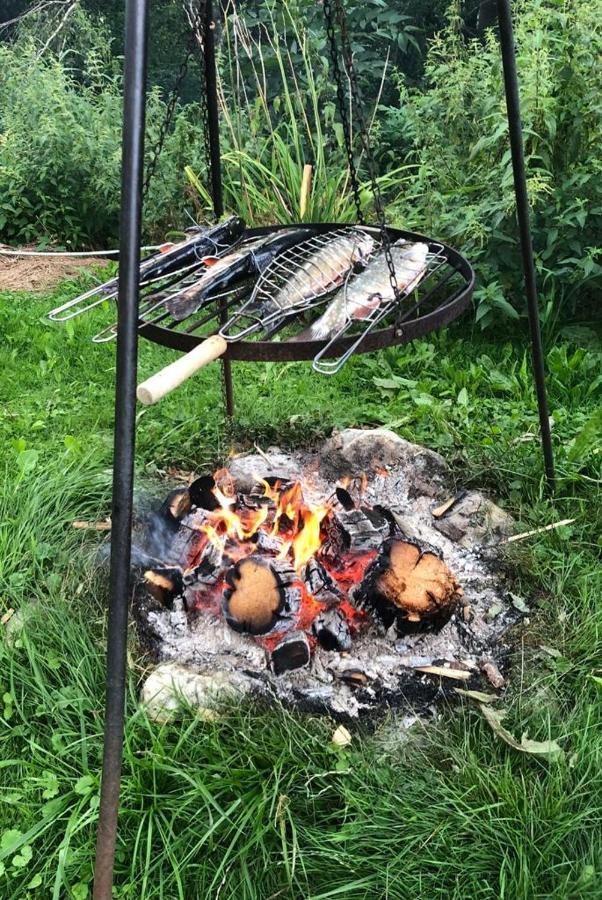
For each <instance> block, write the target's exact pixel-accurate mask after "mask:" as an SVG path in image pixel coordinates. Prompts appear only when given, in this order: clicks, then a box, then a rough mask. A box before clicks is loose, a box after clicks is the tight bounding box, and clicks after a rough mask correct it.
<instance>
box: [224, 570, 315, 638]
mask: <svg viewBox="0 0 602 900" xmlns="http://www.w3.org/2000/svg"><path fill="white" fill-rule="evenodd" d="M226 583H227V584H228V587H227V589H226V590H225V591H224V601H223V611H224V616H225V618H226V621H227V622H228V624H229V625H230V627H231V628H233V629H234V630H235V631H241V632H243V633H246V634H267V632H269V631H272V630H273V629H274V628H275V627H276V626H277V625H278V624H279V622H280V620H281V619H291V618H292V617H293V615H294V613H296V612H297V610H298V609H299V606H300V603H301V591H300V587H299V585H298V582H297V577H296V574H295V571H294V570H293V569H292V568H291V567H290V566H289V565H288V564H286V563H281V562H280V561H276V560H266V559H263V558H262V557H260V556H247V557H245V559H241V560H239V562H237V563H236V565H234V566H232V567H231V568H230V569H229V570H228V574H227V576H226Z"/></svg>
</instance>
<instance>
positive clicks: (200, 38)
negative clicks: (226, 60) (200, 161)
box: [192, 0, 214, 172]
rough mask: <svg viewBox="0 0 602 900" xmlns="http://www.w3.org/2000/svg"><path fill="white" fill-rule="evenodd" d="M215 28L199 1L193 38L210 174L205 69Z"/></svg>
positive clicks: (207, 169) (206, 165) (202, 2)
mask: <svg viewBox="0 0 602 900" xmlns="http://www.w3.org/2000/svg"><path fill="white" fill-rule="evenodd" d="M212 27H214V23H213V22H210V21H209V18H208V15H207V3H206V0H199V8H198V10H197V14H196V17H195V20H194V22H193V24H192V36H193V39H194V41H195V44H196V52H197V53H198V58H199V67H200V70H201V78H202V80H203V90H202V92H201V96H200V99H199V107H200V111H201V125H202V129H201V130H202V134H203V151H204V155H205V168H206V171H207V172H209V171H210V169H211V149H210V145H209V107H208V105H207V79H206V69H205V44H206V40H207V37H206V32H207V28H212Z"/></svg>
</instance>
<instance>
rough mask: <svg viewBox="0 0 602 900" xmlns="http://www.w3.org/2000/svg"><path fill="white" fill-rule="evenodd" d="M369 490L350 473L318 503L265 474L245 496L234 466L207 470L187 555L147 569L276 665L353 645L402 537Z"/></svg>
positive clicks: (194, 502)
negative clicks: (378, 568) (388, 547)
mask: <svg viewBox="0 0 602 900" xmlns="http://www.w3.org/2000/svg"><path fill="white" fill-rule="evenodd" d="M195 485H196V488H195ZM347 488H350V489H351V490H347ZM365 489H366V479H365V478H364V477H361V478H356V479H353V480H352V479H345V478H344V479H341V480H340V481H339V483H338V485H337V487H336V488H335V490H334V492H333V494H332V496H331V499H330V500H329V501H327V502H323V503H320V504H318V505H312V504H310V503H308V502H306V500H305V498H304V495H303V489H302V486H301V483H300V482H298V481H295V482H290V481H280V480H278V479H275V478H271V479H270V480H269V481H268V480H267V479H264V478H261V477H257V478H256V482H255V484H254V486H253V487H252V488H251V489H250V490H249V491H248V492H247V493H244V492H243V493H240V492H237V490H236V485H235V484H234V482H233V480H232V478H231V476H230V473H229V472H228V471H227V470H225V469H222V470H220V471H219V472H216V474H215V476H213V477H212V476H202V477H201V478H200V479H198V480H197V482H195V483H194V484H193V485H191V488H190V497H189V500H190V503H188V504H186V503H183V504H182V505H181V506H182V511H183V512H182V515H181V516H180V517H179V520H178V521H179V522H180V527H179V531H178V535H179V537H178V538H177V539H176V544H177V546H179V547H181V548H182V551H183V552H182V553H181V555H180V556H179V557H178V551H177V550H174V554H175V556H176V559H175V560H174V562H173V563H172V564H171V569H169V571H168V569H166V570H165V572H152V571H151V572H149V573H147V576H146V581H147V584H148V585H149V590H150V589H152V591H153V592H154V596H156V597H161V596H164V598H165V602H166V603H170V602H173V598H174V596H176V595H177V594H178V591H179V592H180V595H181V596H183V597H184V598H185V604H186V608H187V609H188V610H193V609H196V610H203V611H205V612H208V613H211V614H213V615H219V616H221V617H223V618H225V620H226V621H227V622H228V624H229V625H230V626H231V627H232V628H233V629H234V630H236V631H239V632H241V633H243V634H247V635H252V636H253V639H254V640H255V641H257V642H258V643H260V644H261V646H263V647H264V648H265V649H266V651H268V653H269V654H272V660H273V664H274V671H276V669H278V670H282V671H284V670H286V669H288V668H294V667H295V666H294V665H293V662H295V664H296V665H301V663H299V660H301V659H305V658H306V657H307V654H308V653H311V652H312V651H313V650H314V648H315V647H316V645H317V643H318V642H319V643H320V645H321V646H322V647H323V648H325V649H327V650H335V649H338V650H340V651H342V650H345V649H348V648H349V647H350V646H351V640H352V638H353V636H354V635H355V634H357V632H358V630H359V629H360V628H361V627H362V625H363V624H364V623H365V622H366V620H367V615H366V613H365V612H364V611H362V610H360V609H358V608H357V607H356V605H355V601H354V595H355V594H357V596H359V595H360V593H361V590H360V586H361V585H363V584H364V582H365V579H366V578H367V576H368V574H369V572H371V571H372V570H373V569H374V566H375V565H376V564H377V563H379V560H380V555H379V554H380V553H381V548H382V547H383V546H384V544H385V542H386V541H387V540H388V539H390V538H391V537H392V535H393V534H394V533H395V534H398V532H395V528H396V526H395V520H394V518H393V516H387V515H386V514H383V507H378V508H372V507H370V506H367V505H365V502H364V500H363V499H362V496H363V494H364V493H365ZM354 497H355V499H354ZM185 499H186V498H185ZM178 509H179V507H178ZM384 512H385V513H386V510H385V511H384ZM171 515H172V516H173V517H175V518H178V516H177V513H175V512H174V511H173V510H172V511H171ZM178 540H179V541H180V543H178ZM400 540H401V539H400ZM400 546H401V543H400ZM404 546H405V545H404ZM433 559H434V560H435V562H434V563H433V565H434V572H433V578H436V577H438V573H439V568H440V565H439V563H438V561H437V560H436V558H435V557H433ZM379 564H380V563H379ZM173 573H175V575H174V577H172V574H173ZM178 573H179V574H178ZM166 575H169V577H166ZM178 585H179V587H178ZM429 589H430V588H429ZM182 592H184V593H182ZM362 602H363V594H362ZM289 655H290V659H289Z"/></svg>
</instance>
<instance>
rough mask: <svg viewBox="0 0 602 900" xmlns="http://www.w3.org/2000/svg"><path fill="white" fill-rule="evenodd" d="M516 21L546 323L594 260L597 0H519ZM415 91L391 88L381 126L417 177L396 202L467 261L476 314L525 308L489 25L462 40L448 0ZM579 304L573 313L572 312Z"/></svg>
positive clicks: (601, 120)
mask: <svg viewBox="0 0 602 900" xmlns="http://www.w3.org/2000/svg"><path fill="white" fill-rule="evenodd" d="M514 7H515V28H516V41H517V48H518V69H519V79H520V85H521V101H522V118H523V126H524V134H525V153H526V161H527V169H528V186H529V194H530V202H531V207H532V226H533V236H534V245H535V250H536V258H537V268H538V272H539V284H540V288H541V295H542V311H543V313H544V319H545V320H546V321H547V324H548V325H552V324H554V323H555V322H556V320H557V319H558V318H559V317H560V316H566V315H568V314H573V313H575V312H576V311H577V305H578V303H579V304H580V305H582V304H583V303H584V301H585V300H586V299H587V298H588V297H591V296H592V293H591V292H592V291H593V288H594V286H595V285H596V284H599V283H600V279H601V276H602V266H601V265H600V262H601V259H600V253H601V247H602V178H601V176H602V159H601V157H600V135H601V134H602V107H601V106H600V96H601V95H602V68H601V67H600V65H599V60H600V58H601V55H602V30H601V28H600V21H601V20H602V0H570V2H568V0H566V2H565V0H529V2H526V0H518V2H517V3H515V4H514ZM426 77H427V80H428V88H427V90H425V91H424V92H422V93H420V92H418V91H408V90H406V89H402V92H401V104H400V108H399V109H395V110H389V113H388V117H389V118H388V124H387V130H388V132H389V133H390V132H391V131H392V130H396V131H397V132H398V133H399V134H400V136H401V138H402V140H404V141H406V142H409V144H410V146H411V151H410V158H411V159H412V160H413V161H414V162H415V163H416V166H417V168H416V173H417V174H416V178H415V181H414V183H413V186H412V189H411V191H410V192H409V194H408V195H407V196H406V197H405V198H404V201H403V203H402V204H400V205H399V207H398V210H399V214H400V216H402V217H403V218H404V220H406V221H408V222H410V223H411V224H412V225H414V226H416V227H417V228H418V229H419V230H421V231H424V232H427V233H432V234H434V235H436V236H439V237H442V238H445V239H447V240H449V241H451V243H453V244H456V245H459V246H461V247H463V248H464V249H466V250H467V251H468V252H469V254H470V255H471V257H472V259H473V260H474V261H475V262H476V263H477V264H478V270H479V275H480V288H479V291H478V292H477V299H478V303H479V305H478V309H477V318H478V319H479V320H480V322H481V324H482V325H488V324H490V323H492V322H493V321H494V320H495V318H496V314H500V313H501V314H503V315H505V316H511V317H517V316H518V315H519V313H523V311H524V301H523V296H524V291H523V287H522V274H521V270H520V264H519V256H518V247H517V231H516V224H515V210H514V194H513V180H512V167H511V159H510V150H509V144H508V129H507V121H506V109H505V103H504V93H503V81H502V71H501V59H500V51H499V46H498V41H497V37H496V33H495V31H494V30H490V31H489V32H488V33H487V34H486V35H485V37H484V39H483V41H480V40H476V39H474V40H468V41H467V40H465V39H464V37H463V36H462V33H461V27H460V18H459V9H458V4H457V3H456V2H455V0H454V3H453V4H452V9H451V14H450V19H449V24H448V26H447V28H446V29H445V30H444V31H443V32H442V33H441V34H439V35H438V36H437V37H436V38H435V39H434V40H433V42H432V43H431V45H430V49H429V54H428V59H427V64H426ZM581 315H583V313H581Z"/></svg>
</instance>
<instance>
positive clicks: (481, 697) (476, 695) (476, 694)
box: [454, 688, 500, 703]
mask: <svg viewBox="0 0 602 900" xmlns="http://www.w3.org/2000/svg"><path fill="white" fill-rule="evenodd" d="M454 690H455V692H456V694H461V695H462V696H463V697H469V698H470V699H471V700H476V701H477V703H495V701H496V700H499V699H500V698H499V697H498V695H497V694H484V693H483V692H482V691H466V690H464V688H454Z"/></svg>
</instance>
